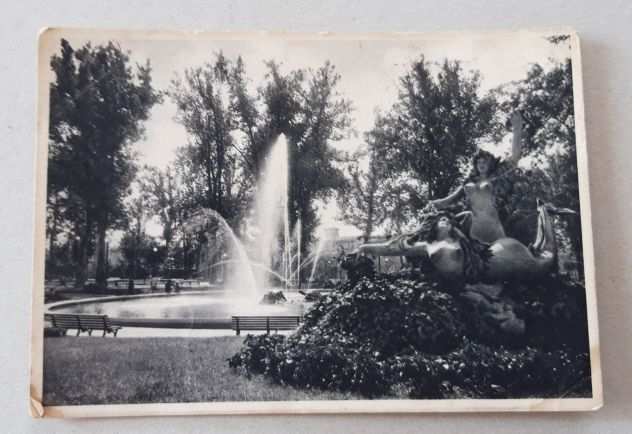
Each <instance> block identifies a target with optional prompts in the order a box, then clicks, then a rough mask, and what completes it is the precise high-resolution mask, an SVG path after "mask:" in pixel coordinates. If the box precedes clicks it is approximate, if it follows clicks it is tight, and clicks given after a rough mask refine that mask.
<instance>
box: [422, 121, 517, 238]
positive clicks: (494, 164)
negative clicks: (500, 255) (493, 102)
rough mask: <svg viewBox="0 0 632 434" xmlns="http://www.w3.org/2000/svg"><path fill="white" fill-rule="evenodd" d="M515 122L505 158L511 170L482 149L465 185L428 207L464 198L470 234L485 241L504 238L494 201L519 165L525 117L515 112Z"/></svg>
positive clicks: (513, 122) (444, 206) (441, 207)
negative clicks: (497, 190)
mask: <svg viewBox="0 0 632 434" xmlns="http://www.w3.org/2000/svg"><path fill="white" fill-rule="evenodd" d="M511 123H512V131H513V138H512V152H511V157H510V158H509V159H508V160H506V162H507V163H509V165H510V169H509V170H504V171H503V170H501V169H500V167H499V164H500V160H499V159H498V158H497V157H494V155H492V154H491V153H489V152H486V151H483V150H479V151H478V152H477V153H476V154H475V155H474V157H473V164H472V166H473V167H472V172H471V174H470V175H469V176H468V178H467V179H466V180H465V182H464V184H463V185H462V186H460V187H459V188H457V189H456V190H455V191H454V192H453V193H451V194H450V195H449V196H447V197H445V198H443V199H436V200H433V201H430V203H429V204H428V205H429V206H428V207H427V208H426V210H432V209H437V210H440V209H443V208H446V207H448V206H449V205H451V204H453V203H454V202H456V201H457V200H459V199H461V198H462V197H465V199H466V200H467V203H468V209H469V210H468V211H466V212H465V213H462V214H461V216H464V217H465V214H467V217H468V219H467V220H468V223H469V224H468V226H469V228H468V229H467V230H466V232H467V235H468V236H469V237H471V238H473V239H475V240H478V241H481V242H483V243H492V242H494V241H496V240H498V239H500V238H503V237H505V231H504V228H503V225H502V223H501V221H500V218H499V216H498V209H497V207H496V200H495V191H494V186H495V184H496V183H497V182H498V181H499V180H500V179H501V178H502V177H503V176H505V175H506V174H507V172H510V171H511V170H513V168H515V167H516V164H517V163H518V160H519V159H520V153H521V148H522V146H521V142H522V128H523V124H524V120H523V118H522V116H521V115H520V114H519V113H514V115H513V116H512V118H511Z"/></svg>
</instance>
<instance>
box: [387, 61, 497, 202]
mask: <svg viewBox="0 0 632 434" xmlns="http://www.w3.org/2000/svg"><path fill="white" fill-rule="evenodd" d="M432 67H433V65H432V64H430V63H428V62H427V61H426V60H425V59H424V57H423V56H422V57H421V58H420V59H419V60H417V61H415V62H414V63H413V64H412V65H411V69H410V71H409V72H407V73H406V74H405V75H404V76H403V77H401V78H400V89H399V96H398V101H397V103H396V104H395V105H394V106H393V107H392V109H391V110H390V112H389V113H388V114H387V115H386V116H385V117H384V119H381V120H380V121H381V122H387V123H390V124H391V125H390V129H391V130H392V131H395V132H396V138H397V140H396V141H393V140H385V141H377V142H376V143H375V146H376V147H377V150H376V152H378V153H379V154H380V158H382V159H384V160H386V161H389V162H390V163H391V164H392V169H393V170H394V171H396V172H399V173H406V174H408V175H409V177H410V178H412V179H414V180H416V181H417V182H418V183H419V184H420V185H423V186H425V188H424V192H423V193H424V196H426V197H422V196H421V194H419V193H421V192H419V193H418V197H417V198H416V200H417V201H418V202H421V201H425V200H428V199H434V198H437V197H442V196H445V195H446V194H448V193H449V192H450V190H451V189H452V188H453V186H454V184H455V182H457V181H458V180H459V179H460V178H461V177H462V176H463V172H464V170H465V168H466V166H467V164H468V162H469V157H470V156H471V155H472V154H473V153H474V152H475V151H476V149H477V144H478V143H479V142H480V141H481V139H484V138H488V137H492V136H494V135H495V134H497V133H498V131H496V130H495V128H494V127H495V123H494V122H493V120H494V114H495V101H494V99H493V98H491V97H489V96H486V97H480V96H479V88H480V75H479V74H478V73H477V72H470V73H466V72H464V71H463V70H462V68H461V65H460V63H459V62H458V61H448V60H445V61H444V62H443V63H442V64H441V65H440V66H439V72H438V73H437V74H436V76H435V75H433V74H432Z"/></svg>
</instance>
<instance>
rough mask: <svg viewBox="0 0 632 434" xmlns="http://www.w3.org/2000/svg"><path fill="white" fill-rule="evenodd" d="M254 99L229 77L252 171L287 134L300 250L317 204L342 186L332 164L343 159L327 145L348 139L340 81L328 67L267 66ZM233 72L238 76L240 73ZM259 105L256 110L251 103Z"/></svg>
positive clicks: (307, 241)
mask: <svg viewBox="0 0 632 434" xmlns="http://www.w3.org/2000/svg"><path fill="white" fill-rule="evenodd" d="M267 65H268V74H267V76H266V82H265V84H264V85H263V86H262V87H261V88H260V90H259V93H258V97H257V98H256V99H255V98H253V97H248V92H247V88H246V81H245V80H244V78H243V74H242V73H235V74H234V75H233V81H232V82H233V95H234V97H235V98H234V100H235V104H234V109H235V111H236V112H237V113H238V115H239V117H238V119H239V122H238V124H237V125H238V128H239V129H240V131H241V132H242V133H243V135H244V136H245V137H247V139H248V143H249V149H250V152H249V155H251V156H252V160H253V165H254V167H256V168H258V167H260V166H261V165H262V162H263V158H264V157H265V155H266V153H267V151H268V149H269V147H270V145H271V144H272V143H273V142H274V140H275V139H276V138H277V137H278V136H279V135H280V134H285V136H286V137H287V139H288V145H289V159H290V175H289V177H290V192H289V213H290V221H291V225H292V226H294V225H295V223H296V221H297V220H298V218H300V219H301V222H302V224H301V239H302V241H303V242H302V245H303V246H308V245H310V243H311V241H312V237H313V232H314V229H315V227H316V225H317V223H318V221H317V215H316V208H315V202H316V200H327V199H329V198H331V197H333V194H334V192H335V191H336V190H337V189H338V188H340V187H341V186H342V185H344V183H345V179H344V175H343V173H342V170H341V169H340V168H339V167H338V165H337V164H336V163H337V162H342V161H344V156H343V155H342V154H341V153H340V152H338V151H336V150H335V148H334V147H333V146H332V145H331V142H332V141H336V140H340V139H342V138H344V137H345V136H346V134H347V133H348V131H349V129H350V125H351V117H350V113H351V110H352V108H351V103H350V102H349V101H348V100H347V99H345V98H344V97H343V96H342V95H340V93H339V92H338V90H337V86H338V83H339V81H340V75H339V74H338V73H337V72H336V70H335V67H334V66H333V65H331V64H330V63H328V62H327V63H325V65H323V66H322V67H320V68H318V69H316V70H312V69H306V70H303V69H298V70H294V71H290V72H288V73H283V72H282V71H281V65H279V64H277V63H275V62H268V64H267ZM236 71H239V70H238V69H237V70H236ZM255 101H258V104H256V103H255Z"/></svg>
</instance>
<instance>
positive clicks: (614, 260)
mask: <svg viewBox="0 0 632 434" xmlns="http://www.w3.org/2000/svg"><path fill="white" fill-rule="evenodd" d="M7 3H8V2H7ZM2 9H3V11H2V26H1V27H0V47H1V50H0V53H1V57H0V74H1V76H2V79H1V80H0V95H2V103H1V104H0V129H1V131H2V137H1V139H0V174H1V175H0V176H1V178H0V179H1V180H2V182H1V185H0V240H1V241H0V282H1V286H0V297H1V300H0V324H1V327H0V333H1V336H2V340H0V342H1V347H0V348H1V349H0V354H1V355H2V358H1V359H0V361H1V367H0V394H1V401H0V420H1V422H0V427H1V428H0V431H2V432H8V433H53V432H72V433H84V432H90V433H93V434H99V433H115V432H116V433H118V432H137V433H153V434H166V433H172V432H242V433H245V432H262V433H267V432H270V433H272V432H275V433H278V432H297V433H303V432H305V433H306V432H326V433H328V434H333V433H343V432H344V433H347V432H360V431H363V432H369V433H382V432H389V433H396V432H432V433H453V432H465V433H479V432H480V433H496V432H511V433H520V432H533V433H552V432H554V433H556V434H562V433H579V432H595V433H611V432H612V433H614V432H631V431H632V392H631V389H632V375H631V369H630V367H631V366H632V354H631V352H630V349H629V348H630V344H631V340H630V331H631V329H632V315H630V314H628V313H627V309H629V308H630V307H632V285H631V284H632V259H631V255H630V252H631V250H632V228H631V226H630V217H632V212H631V205H630V204H631V201H632V168H631V167H630V161H631V160H632V150H631V147H630V146H631V145H632V132H631V131H632V126H631V123H632V117H631V116H630V112H632V84H631V82H630V79H631V78H632V56H630V52H631V46H632V30H631V26H630V25H631V24H632V3H630V2H629V1H628V0H608V1H605V0H602V1H599V2H591V1H577V2H574V1H569V0H567V1H559V0H546V1H544V0H542V1H524V0H523V1H520V2H516V1H503V0H495V1H480V2H472V1H448V0H444V1H441V2H423V1H414V0H413V1H402V2H396V1H388V2H377V1H372V2H361V1H339V2H334V1H318V2H316V1H312V2H310V1H305V0H302V1H294V2H289V1H267V2H263V1H259V2H255V1H248V2H247V1H221V2H220V1H217V2H206V1H178V2H157V1H154V2H152V1H133V0H124V1H108V2H96V1H85V0H84V1H64V2H45V1H26V0H22V1H18V2H11V3H10V4H4V5H3V8H2ZM559 25H569V26H572V27H574V28H575V29H576V30H577V31H578V32H579V33H580V36H581V37H582V40H583V60H584V68H583V73H584V87H585V97H586V99H585V106H586V115H587V131H588V153H589V160H590V179H591V186H590V187H591V195H592V200H593V208H592V212H593V219H594V222H593V229H594V237H595V248H596V261H597V262H596V265H597V287H598V306H599V319H600V334H601V354H602V364H603V375H604V388H605V391H604V394H605V400H606V404H605V407H604V408H603V409H602V410H600V411H598V412H595V413H584V414H487V415H484V414H483V415H419V416H370V415H367V416H344V415H340V416H286V417H277V416H274V417H273V416H265V417H261V416H259V417H187V418H184V417H177V418H157V417H154V418H132V419H107V420H83V421H63V420H33V419H31V418H30V417H29V416H28V413H27V395H28V387H27V384H28V378H27V374H28V362H27V361H28V354H29V346H28V342H29V316H30V294H31V263H32V242H33V236H32V230H33V227H32V226H33V225H32V221H33V179H34V174H33V156H34V148H35V119H36V110H35V85H36V37H37V32H38V30H39V29H40V28H41V27H44V26H73V27H104V28H119V29H123V28H130V29H138V28H143V29H185V30H214V31H218V30H288V31H325V30H331V31H424V32H426V31H436V30H442V31H444V30H463V29H468V30H487V29H513V28H525V27H527V28H541V27H551V26H559Z"/></svg>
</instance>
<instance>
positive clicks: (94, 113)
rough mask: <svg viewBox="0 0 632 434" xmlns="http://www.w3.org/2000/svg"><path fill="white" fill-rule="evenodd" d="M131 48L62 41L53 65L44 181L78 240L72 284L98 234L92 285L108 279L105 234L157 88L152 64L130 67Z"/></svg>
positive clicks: (116, 215)
mask: <svg viewBox="0 0 632 434" xmlns="http://www.w3.org/2000/svg"><path fill="white" fill-rule="evenodd" d="M129 64H130V57H129V53H126V52H123V50H121V48H120V47H119V46H117V45H115V44H114V43H112V42H109V43H108V44H106V45H99V46H96V47H93V46H92V45H91V44H90V43H88V44H86V45H85V46H83V47H82V48H80V49H78V50H76V51H75V50H74V49H73V48H72V47H71V45H70V43H69V42H68V41H66V40H64V39H62V41H61V54H59V55H57V54H56V55H54V56H53V57H52V59H51V62H50V65H51V68H52V70H53V73H54V75H55V80H54V81H53V83H52V84H51V86H50V130H49V167H50V175H49V183H50V184H51V185H53V186H54V188H52V189H51V190H50V194H49V202H50V200H52V197H53V196H54V197H55V200H57V199H59V200H60V201H61V203H62V204H63V205H61V206H63V207H64V208H65V211H66V212H67V213H66V218H67V219H68V220H69V221H71V222H72V224H73V226H74V232H75V233H76V234H77V236H78V237H79V239H80V245H79V261H78V264H77V267H78V270H77V273H76V277H77V279H76V284H77V285H82V284H83V282H84V281H85V272H86V267H87V260H88V256H89V255H88V253H89V251H88V250H89V246H90V243H92V242H93V240H94V238H95V236H96V253H97V283H98V284H100V285H105V280H106V275H105V272H106V264H105V249H106V243H105V236H106V231H107V230H108V229H109V228H113V227H115V226H117V225H118V224H120V223H121V220H122V218H123V212H122V210H123V204H122V200H123V197H124V196H125V195H126V194H127V190H128V188H129V186H130V183H131V181H132V179H133V177H134V173H135V164H134V156H133V150H132V147H131V145H132V143H133V142H135V141H136V140H138V139H139V138H140V137H141V136H142V133H143V121H145V120H146V119H147V118H148V116H149V110H150V109H151V107H152V106H153V105H154V104H156V103H158V102H160V94H159V93H158V92H156V91H155V90H154V89H153V87H152V85H151V67H150V65H149V62H147V63H146V64H145V65H137V66H136V68H132V67H131V66H130V65H129Z"/></svg>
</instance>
